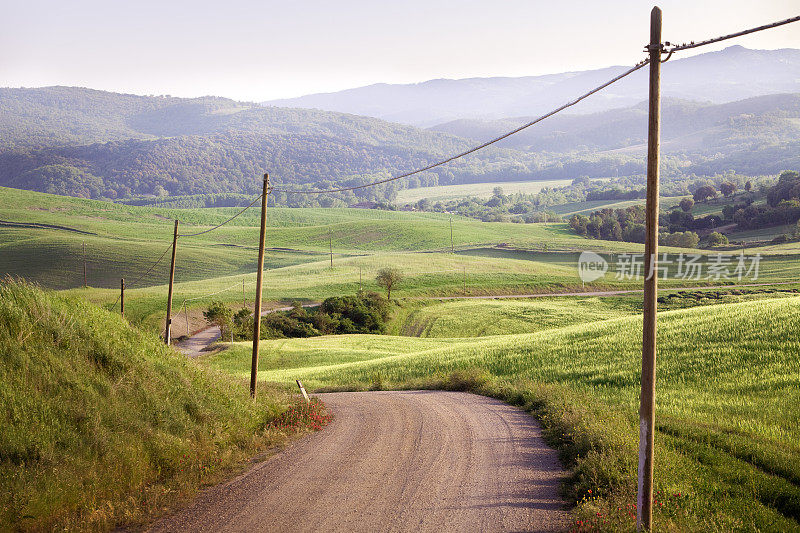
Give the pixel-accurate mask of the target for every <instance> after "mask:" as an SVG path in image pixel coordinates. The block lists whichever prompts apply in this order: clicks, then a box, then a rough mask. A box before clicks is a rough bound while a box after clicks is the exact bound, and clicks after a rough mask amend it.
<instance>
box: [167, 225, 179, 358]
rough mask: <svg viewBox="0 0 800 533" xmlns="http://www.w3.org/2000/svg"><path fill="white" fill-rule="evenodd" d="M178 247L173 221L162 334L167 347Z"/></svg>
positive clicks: (169, 336)
mask: <svg viewBox="0 0 800 533" xmlns="http://www.w3.org/2000/svg"><path fill="white" fill-rule="evenodd" d="M177 247H178V221H177V219H176V220H175V233H173V235H172V263H170V266H169V292H168V293H167V329H166V331H165V332H164V344H166V345H167V346H169V343H170V341H171V340H172V287H173V285H174V284H175V249H176V248H177Z"/></svg>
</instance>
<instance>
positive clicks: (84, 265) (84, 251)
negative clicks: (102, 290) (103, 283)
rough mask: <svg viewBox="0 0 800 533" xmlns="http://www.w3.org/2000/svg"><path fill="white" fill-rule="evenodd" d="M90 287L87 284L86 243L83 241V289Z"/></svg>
mask: <svg viewBox="0 0 800 533" xmlns="http://www.w3.org/2000/svg"><path fill="white" fill-rule="evenodd" d="M87 286H88V285H87V284H86V241H83V288H84V289H85V288H86V287H87Z"/></svg>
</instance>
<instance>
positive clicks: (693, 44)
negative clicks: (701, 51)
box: [665, 16, 800, 54]
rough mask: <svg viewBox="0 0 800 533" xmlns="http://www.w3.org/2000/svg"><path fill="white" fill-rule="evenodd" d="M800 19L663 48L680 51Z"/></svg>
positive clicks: (798, 18) (795, 18) (671, 51)
mask: <svg viewBox="0 0 800 533" xmlns="http://www.w3.org/2000/svg"><path fill="white" fill-rule="evenodd" d="M798 21H800V16H798V17H792V18H788V19H786V20H779V21H778V22H773V23H772V24H764V25H763V26H758V27H756V28H750V29H749V30H743V31H739V32H736V33H730V34H728V35H723V36H721V37H715V38H713V39H706V40H705V41H699V42H694V41H691V42H689V43H683V44H680V45H676V46H673V47H671V48H670V47H669V44H670V43H666V44H667V48H666V49H665V51H666V52H669V53H670V54H672V53H673V52H680V51H681V50H689V49H691V48H697V47H699V46H705V45H707V44H712V43H718V42H720V41H727V40H728V39H733V38H734V37H741V36H742V35H747V34H748V33H755V32H757V31H763V30H768V29H771V28H777V27H778V26H783V25H784V24H791V23H792V22H798Z"/></svg>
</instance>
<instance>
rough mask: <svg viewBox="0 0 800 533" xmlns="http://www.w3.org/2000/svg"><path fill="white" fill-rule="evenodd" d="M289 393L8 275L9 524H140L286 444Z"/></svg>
mask: <svg viewBox="0 0 800 533" xmlns="http://www.w3.org/2000/svg"><path fill="white" fill-rule="evenodd" d="M287 402H288V395H286V394H285V393H283V392H279V391H277V390H273V391H272V392H270V389H262V393H261V394H260V396H259V398H258V400H257V401H253V400H251V399H250V397H249V390H248V388H247V386H246V385H245V383H244V382H243V381H238V380H235V379H230V378H229V377H228V376H225V375H223V374H220V373H217V372H213V371H209V370H208V369H205V368H202V367H199V366H198V365H197V364H196V363H195V362H194V361H191V360H189V359H187V358H186V357H185V356H183V355H181V354H178V353H177V352H175V351H173V350H172V349H170V348H167V347H165V346H164V345H163V343H162V342H161V341H160V340H159V339H158V338H157V337H156V336H154V335H151V334H147V333H143V332H142V331H141V330H139V329H136V328H133V327H131V326H130V325H129V324H128V323H127V322H126V321H125V320H123V319H121V318H119V316H118V315H116V314H112V313H109V312H107V311H105V310H102V309H100V308H98V307H96V306H93V305H90V304H88V303H87V302H86V301H84V300H82V299H80V298H69V297H65V296H63V295H58V294H55V293H52V292H45V291H42V290H40V289H37V288H34V287H33V286H31V285H29V284H25V283H17V282H13V281H7V280H6V281H1V282H0V406H2V409H0V425H2V428H3V430H2V431H0V487H2V491H0V529H2V530H4V531H54V530H64V531H78V530H82V531H103V530H110V529H113V528H114V527H115V526H118V525H136V524H139V523H141V522H143V521H145V520H146V519H147V518H148V517H150V516H152V515H155V514H159V513H163V512H164V510H165V509H166V508H167V507H168V506H171V505H174V504H175V503H176V502H179V501H181V500H185V499H186V498H187V497H189V496H191V495H192V494H193V493H195V492H197V490H198V489H199V488H200V487H201V486H202V485H204V484H209V483H214V482H219V481H221V480H223V479H224V478H225V477H227V476H230V475H231V473H232V468H236V467H238V465H239V463H240V462H242V461H243V460H245V459H247V458H250V457H252V456H253V455H254V454H256V453H258V452H259V451H262V450H265V449H267V448H268V447H270V446H275V445H276V444H280V443H282V442H283V441H285V439H286V435H287V432H285V431H280V430H279V429H278V428H270V427H269V424H270V422H271V421H272V420H273V419H274V418H275V416H276V415H277V414H279V413H280V412H282V411H283V410H284V409H285V408H286V405H287Z"/></svg>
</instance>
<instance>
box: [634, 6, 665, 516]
mask: <svg viewBox="0 0 800 533" xmlns="http://www.w3.org/2000/svg"><path fill="white" fill-rule="evenodd" d="M647 50H648V52H650V109H649V121H648V133H647V204H646V207H645V211H646V213H645V223H646V224H645V244H644V271H645V275H646V277H645V281H644V317H643V321H644V326H643V339H642V391H641V396H640V402H639V484H638V499H637V505H636V530H637V531H643V530H646V531H650V530H651V529H652V525H653V446H654V424H655V405H656V404H655V394H656V305H657V299H656V297H657V291H658V269H657V267H658V164H659V143H660V137H661V50H662V45H661V9H659V8H658V7H654V8H653V10H652V12H651V13H650V45H649V46H648V47H647Z"/></svg>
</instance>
